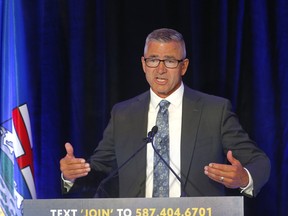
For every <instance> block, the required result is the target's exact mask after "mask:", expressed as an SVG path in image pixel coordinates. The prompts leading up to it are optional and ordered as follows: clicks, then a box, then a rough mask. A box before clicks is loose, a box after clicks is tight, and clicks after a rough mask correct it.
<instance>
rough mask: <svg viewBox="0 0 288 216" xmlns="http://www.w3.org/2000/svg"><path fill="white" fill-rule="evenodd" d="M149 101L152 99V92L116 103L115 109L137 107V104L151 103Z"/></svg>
mask: <svg viewBox="0 0 288 216" xmlns="http://www.w3.org/2000/svg"><path fill="white" fill-rule="evenodd" d="M149 99H150V92H149V91H146V92H144V93H142V94H140V95H137V96H135V97H133V98H130V99H127V100H124V101H121V102H118V103H116V104H115V105H114V106H113V109H123V108H127V107H131V106H133V105H137V104H145V103H149Z"/></svg>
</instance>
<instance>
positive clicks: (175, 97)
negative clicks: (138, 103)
mask: <svg viewBox="0 0 288 216" xmlns="http://www.w3.org/2000/svg"><path fill="white" fill-rule="evenodd" d="M183 94H184V84H183V82H181V85H180V87H179V88H178V89H176V91H174V92H173V93H172V94H171V95H169V96H168V97H167V98H161V97H159V96H158V95H156V94H155V93H154V92H153V91H152V89H151V88H150V96H151V101H150V104H151V105H152V107H154V109H157V106H158V105H159V103H160V101H161V100H163V99H165V100H167V101H169V102H170V106H171V105H172V106H175V107H178V106H180V105H181V103H182V99H183Z"/></svg>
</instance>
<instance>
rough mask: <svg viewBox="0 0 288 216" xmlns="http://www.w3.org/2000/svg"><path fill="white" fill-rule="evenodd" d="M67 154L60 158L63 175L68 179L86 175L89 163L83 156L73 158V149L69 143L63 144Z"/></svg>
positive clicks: (73, 179)
mask: <svg viewBox="0 0 288 216" xmlns="http://www.w3.org/2000/svg"><path fill="white" fill-rule="evenodd" d="M65 149H66V152H67V155H66V156H65V157H64V158H62V159H61V160H60V170H61V172H62V173H63V177H64V178H65V179H66V180H69V181H75V179H76V178H79V177H83V176H86V175H88V172H90V170H91V169H90V164H89V163H86V161H85V159H83V158H75V156H74V150H73V147H72V145H71V144H70V143H66V144H65Z"/></svg>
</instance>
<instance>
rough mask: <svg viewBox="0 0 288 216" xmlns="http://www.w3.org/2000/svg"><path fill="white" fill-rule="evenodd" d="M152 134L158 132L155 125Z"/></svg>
mask: <svg viewBox="0 0 288 216" xmlns="http://www.w3.org/2000/svg"><path fill="white" fill-rule="evenodd" d="M151 131H152V134H154V135H155V134H156V133H157V131H158V127H157V125H155V126H154V127H153V128H152V130H151Z"/></svg>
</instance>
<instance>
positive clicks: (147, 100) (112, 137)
mask: <svg viewBox="0 0 288 216" xmlns="http://www.w3.org/2000/svg"><path fill="white" fill-rule="evenodd" d="M141 62H142V67H143V71H144V73H145V76H146V80H147V82H148V83H149V85H150V89H149V90H148V91H146V92H144V93H143V94H141V95H138V96H136V97H134V98H132V99H129V100H127V101H124V102H121V103H118V104H116V105H115V106H114V107H113V109H112V111H111V119H110V121H109V123H108V126H107V127H106V129H105V131H104V133H103V139H102V140H101V141H100V143H99V144H98V145H97V147H96V149H95V151H94V152H93V154H92V155H91V157H90V158H89V159H88V160H87V161H86V160H85V159H83V158H76V157H75V156H74V153H73V147H72V145H71V144H70V143H66V144H65V148H66V151H67V155H66V156H65V157H63V158H62V159H61V160H60V169H61V172H62V182H63V184H62V185H63V191H65V192H69V193H73V192H74V191H80V192H83V194H84V193H85V194H88V196H90V197H102V196H103V197H181V196H224V195H227V188H228V189H229V190H230V189H232V190H234V191H236V192H237V193H238V191H239V193H242V194H244V195H246V196H249V197H253V196H256V195H257V194H258V193H259V191H260V189H261V188H262V187H263V186H264V184H265V183H266V182H267V181H268V179H269V175H270V160H269V159H268V157H267V156H266V154H265V153H264V152H263V151H262V150H261V149H259V148H258V147H257V146H256V144H255V143H254V142H253V141H252V140H251V139H250V138H249V136H248V134H247V133H246V132H245V131H244V129H243V128H242V127H241V125H240V123H239V121H238V119H237V116H236V114H235V113H233V112H232V108H231V104H230V102H229V100H227V99H224V98H220V97H217V96H213V95H208V94H205V93H202V92H199V91H196V90H193V89H191V88H189V87H188V86H187V85H185V84H184V83H183V81H182V77H183V76H184V75H185V73H186V71H187V68H188V65H189V59H187V58H186V48H185V42H184V39H183V36H182V34H181V33H179V32H177V31H175V30H173V29H166V28H163V29H157V30H154V31H153V32H152V33H150V34H149V35H148V36H147V38H146V43H145V48H144V53H143V56H142V57H141ZM147 134H148V136H147ZM145 137H147V138H146V139H143V138H145ZM101 182H102V183H101Z"/></svg>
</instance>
